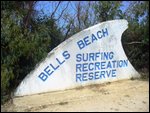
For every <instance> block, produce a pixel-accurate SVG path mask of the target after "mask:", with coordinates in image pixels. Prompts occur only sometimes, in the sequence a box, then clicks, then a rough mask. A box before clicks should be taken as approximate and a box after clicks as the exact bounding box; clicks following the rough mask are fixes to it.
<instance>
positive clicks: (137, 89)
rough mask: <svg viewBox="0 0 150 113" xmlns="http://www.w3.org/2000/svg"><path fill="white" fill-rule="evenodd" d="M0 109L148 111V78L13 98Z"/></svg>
mask: <svg viewBox="0 0 150 113" xmlns="http://www.w3.org/2000/svg"><path fill="white" fill-rule="evenodd" d="M1 111H53V112H55V111H69V112H70V111H77V112H78V111H85V112H86V111H92V112H94V111H95V112H97V111H100V112H104V111H110V112H111V111H115V112H119V111H130V112H131V111H136V112H148V111H149V81H142V80H137V79H136V80H123V81H117V82H112V83H105V84H99V85H91V86H86V87H80V88H76V89H71V90H66V91H59V92H50V93H44V94H38V95H32V96H24V97H17V98H14V99H13V100H12V101H10V102H8V103H6V104H5V105H3V106H1Z"/></svg>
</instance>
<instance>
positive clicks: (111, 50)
mask: <svg viewBox="0 0 150 113" xmlns="http://www.w3.org/2000/svg"><path fill="white" fill-rule="evenodd" d="M127 27H128V22H127V21H126V20H112V21H106V22H103V23H100V24H97V25H94V26H92V27H90V28H87V29H85V30H83V31H81V32H79V33H77V34H75V35H73V36H72V37H71V38H69V39H67V40H66V41H64V42H63V43H61V44H60V45H58V46H57V47H56V48H55V49H53V50H52V51H51V52H50V53H48V55H47V57H46V58H45V59H44V60H43V61H41V62H40V63H39V64H38V65H37V66H36V67H35V69H34V70H33V71H31V72H30V73H29V74H28V75H27V76H26V77H25V79H24V80H23V81H22V82H21V84H20V85H19V86H18V87H17V89H16V91H15V92H14V95H15V96H23V95H31V94H36V93H43V92H48V91H57V90H64V89H70V88H74V87H78V86H85V85H89V84H100V83H104V82H111V81H117V80H121V79H129V78H131V77H139V76H140V75H139V74H138V72H137V71H136V70H135V69H134V68H133V66H132V65H131V63H130V62H129V60H128V58H127V57H126V55H125V52H124V50H123V47H122V43H121V35H122V33H123V32H124V31H125V30H126V29H127Z"/></svg>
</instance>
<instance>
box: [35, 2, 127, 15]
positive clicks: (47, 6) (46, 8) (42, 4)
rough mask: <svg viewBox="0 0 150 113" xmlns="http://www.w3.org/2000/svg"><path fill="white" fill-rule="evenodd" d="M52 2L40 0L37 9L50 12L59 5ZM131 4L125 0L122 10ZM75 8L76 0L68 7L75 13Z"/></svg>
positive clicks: (46, 12)
mask: <svg viewBox="0 0 150 113" xmlns="http://www.w3.org/2000/svg"><path fill="white" fill-rule="evenodd" d="M52 2H54V1H39V2H38V3H37V4H36V6H35V9H36V10H37V11H41V10H42V11H43V12H44V13H45V14H49V13H50V12H51V11H53V10H54V7H55V6H56V5H57V3H58V2H56V4H52ZM67 2H68V1H63V2H62V5H61V6H63V5H64V7H65V6H66V4H67ZM50 6H52V7H50ZM128 6H129V1H123V6H121V10H122V11H123V12H124V11H125V10H126V9H127V8H128ZM62 8H63V7H59V8H58V12H59V11H60V10H61V9H62ZM74 8H75V5H74V1H72V2H71V4H70V5H69V6H68V9H69V12H70V13H74V10H72V9H74Z"/></svg>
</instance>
